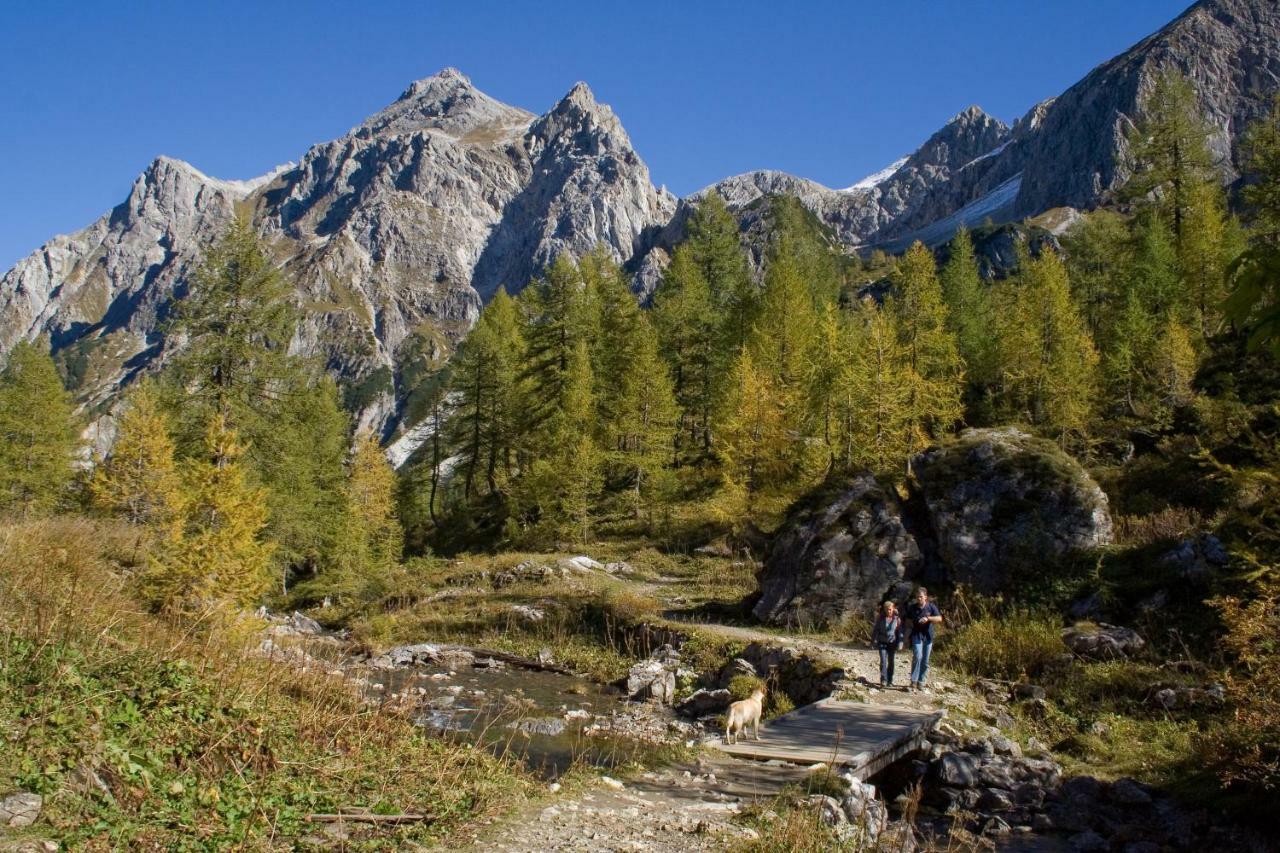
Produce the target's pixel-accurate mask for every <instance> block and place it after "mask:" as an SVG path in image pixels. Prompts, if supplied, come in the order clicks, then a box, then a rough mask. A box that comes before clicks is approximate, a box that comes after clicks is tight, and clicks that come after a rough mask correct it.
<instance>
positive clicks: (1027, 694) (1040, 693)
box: [1013, 682, 1047, 700]
mask: <svg viewBox="0 0 1280 853" xmlns="http://www.w3.org/2000/svg"><path fill="white" fill-rule="evenodd" d="M1013 695H1014V696H1017V697H1018V698H1019V699H1039V700H1043V699H1044V698H1045V696H1046V695H1047V694H1046V693H1045V690H1044V688H1043V687H1040V686H1039V685H1036V684H1026V683H1025V682H1019V683H1018V684H1015V685H1013Z"/></svg>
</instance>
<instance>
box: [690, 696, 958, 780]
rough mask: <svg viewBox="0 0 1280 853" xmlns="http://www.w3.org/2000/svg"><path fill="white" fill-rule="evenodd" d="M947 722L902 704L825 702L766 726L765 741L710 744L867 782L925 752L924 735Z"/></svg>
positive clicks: (937, 714) (762, 728)
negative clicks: (824, 767)
mask: <svg viewBox="0 0 1280 853" xmlns="http://www.w3.org/2000/svg"><path fill="white" fill-rule="evenodd" d="M942 717H943V712H942V711H921V710H916V709H914V708H909V707H906V706H904V705H898V704H878V705H871V704H868V703H866V702H851V701H847V700H841V699H823V700H821V701H818V702H814V703H813V704H812V705H805V706H804V707H803V708H797V709H796V710H794V711H792V712H790V713H788V714H783V715H782V716H781V717H778V718H776V719H773V720H770V721H769V722H767V723H764V724H763V725H761V726H760V738H761V739H760V740H754V739H753V738H752V737H751V736H749V735H747V736H744V737H743V738H742V740H740V741H739V742H737V743H733V744H726V743H725V742H724V739H723V737H719V738H716V739H715V740H714V741H712V742H710V743H709V744H708V745H709V746H714V747H716V748H717V749H720V750H722V751H724V752H727V753H728V754H730V755H732V756H735V757H737V758H749V759H755V760H758V761H770V760H773V761H785V762H788V763H792V764H816V763H819V762H825V763H827V764H831V765H832V766H837V767H840V768H841V769H844V770H849V771H852V772H853V774H854V776H856V777H857V778H859V779H866V778H867V777H869V776H874V775H875V774H876V773H879V772H880V771H881V770H883V769H884V768H886V767H888V766H889V765H890V764H892V763H893V762H895V761H897V760H898V759H900V758H903V757H904V756H906V755H909V754H910V753H912V752H914V751H916V750H918V749H920V748H922V747H923V746H924V744H925V736H926V735H927V734H928V733H929V732H930V731H931V730H932V729H933V728H934V727H935V726H936V725H938V723H939V722H940V721H941V720H942Z"/></svg>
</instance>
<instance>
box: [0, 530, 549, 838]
mask: <svg viewBox="0 0 1280 853" xmlns="http://www.w3.org/2000/svg"><path fill="white" fill-rule="evenodd" d="M144 549H145V541H143V540H141V539H139V537H138V535H137V533H136V531H134V530H132V529H130V528H128V527H124V526H121V525H117V524H108V523H97V522H91V521H86V520H83V519H54V520H48V521H35V522H26V523H20V524H10V525H5V526H3V527H0V661H2V662H3V667H0V733H3V735H4V736H5V737H6V738H7V739H8V740H10V742H16V743H20V744H21V746H22V748H21V749H13V748H8V749H4V750H0V788H4V789H13V788H19V789H25V790H34V791H37V792H40V793H43V794H45V795H47V803H48V805H47V806H46V809H45V811H44V815H43V817H42V824H43V823H44V822H47V824H48V825H49V827H50V828H51V829H52V830H53V832H54V833H55V834H56V835H58V836H59V837H60V838H61V840H62V841H63V842H64V843H65V844H67V845H68V846H70V847H84V848H89V849H119V848H151V849H210V848H216V849H226V848H229V847H241V848H253V849H262V848H276V847H279V848H290V847H295V846H297V844H298V843H299V839H300V837H304V836H306V835H307V834H308V833H310V832H314V831H315V830H314V828H313V827H311V826H310V825H308V824H306V823H305V822H304V820H303V819H304V817H305V815H306V814H308V813H310V812H325V811H334V810H336V809H338V808H339V807H351V806H363V807H368V808H372V809H374V810H376V811H390V812H416V813H424V814H427V815H429V816H430V817H431V820H430V821H428V822H424V823H420V824H414V825H411V826H408V827H398V828H387V829H383V830H375V831H374V834H372V835H370V836H369V837H366V838H364V839H363V840H362V843H363V844H365V845H367V846H370V847H374V848H381V847H385V848H396V847H399V846H401V845H402V844H404V843H407V842H409V841H411V840H414V839H418V840H424V841H426V840H430V839H431V838H437V837H440V836H441V835H443V834H447V833H450V832H453V831H456V830H457V829H458V827H460V826H461V825H464V824H466V823H467V822H469V821H471V820H473V819H476V818H478V817H481V816H484V815H487V814H492V813H494V812H495V811H496V810H497V809H499V808H501V807H503V806H504V805H506V804H509V803H510V802H511V801H512V800H513V799H518V798H519V797H521V796H522V795H523V793H524V792H525V791H526V790H527V788H526V785H527V782H526V780H525V779H524V777H522V776H521V775H520V774H519V773H517V772H516V771H515V770H513V769H512V768H510V767H508V766H505V765H503V764H501V763H500V762H498V761H496V760H495V759H492V758H491V757H490V756H489V755H488V754H487V753H484V752H483V751H480V750H472V749H467V748H465V747H462V746H457V745H451V744H446V743H443V742H441V741H437V740H433V739H431V738H428V737H426V736H425V735H424V734H423V733H422V732H421V730H420V729H418V728H416V727H414V726H413V725H411V723H410V722H409V721H408V720H407V719H406V718H405V717H403V716H401V715H400V714H399V713H397V712H395V711H393V710H391V709H386V708H378V707H370V706H368V705H366V704H364V703H362V702H361V701H359V700H358V699H357V698H356V695H355V693H354V691H352V690H350V689H349V688H348V686H347V685H345V684H344V683H343V682H342V679H341V678H336V677H332V676H329V675H327V674H325V673H324V672H322V671H316V670H315V669H312V670H310V671H306V670H302V669H299V668H295V667H294V666H290V665H285V664H281V663H273V662H271V661H268V660H263V659H261V658H259V657H256V656H252V655H250V650H251V649H252V648H254V647H255V646H256V645H257V642H258V634H257V630H258V628H259V626H257V625H254V624H253V623H252V622H249V621H247V620H246V619H245V618H244V617H236V616H234V615H227V614H221V615H211V616H209V617H208V618H206V619H205V620H202V621H199V622H176V621H169V620H165V619H162V618H159V617H156V616H154V615H152V614H150V613H147V612H146V611H145V610H143V609H142V608H141V607H139V606H138V605H137V604H136V602H135V599H134V598H133V596H132V595H131V592H130V583H131V576H130V573H131V570H132V569H133V568H134V567H136V566H137V565H138V564H139V562H140V561H141V558H142V556H143V554H144ZM93 774H96V776H97V778H98V779H101V780H102V783H103V784H102V785H101V786H98V785H97V784H96V783H91V784H85V781H84V780H85V779H86V778H88V779H90V780H91V782H92V778H93Z"/></svg>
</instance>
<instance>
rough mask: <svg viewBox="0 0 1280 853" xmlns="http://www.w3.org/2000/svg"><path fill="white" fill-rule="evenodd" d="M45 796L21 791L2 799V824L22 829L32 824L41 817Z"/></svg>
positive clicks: (0, 817) (0, 807)
mask: <svg viewBox="0 0 1280 853" xmlns="http://www.w3.org/2000/svg"><path fill="white" fill-rule="evenodd" d="M43 805H44V798H43V797H41V796H40V795H39V794H33V793H31V792H30V791H19V792H18V793H16V794H10V795H9V796H7V797H5V798H4V799H3V800H0V826H7V827H9V828H11V829H20V828H22V827H24V826H31V824H33V823H35V822H36V818H38V817H40V809H41V807H42V806H43Z"/></svg>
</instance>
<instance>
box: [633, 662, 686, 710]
mask: <svg viewBox="0 0 1280 853" xmlns="http://www.w3.org/2000/svg"><path fill="white" fill-rule="evenodd" d="M626 689H627V696H628V697H629V698H631V699H634V700H636V701H645V700H650V699H651V700H653V701H656V702H659V703H661V704H663V705H669V704H671V700H672V699H673V698H674V697H675V693H676V671H675V667H674V666H673V665H671V664H669V663H667V662H666V661H663V660H660V659H656V658H650V659H649V660H645V661H641V662H640V663H638V664H635V665H634V666H632V667H631V670H630V672H628V673H627V688H626Z"/></svg>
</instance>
